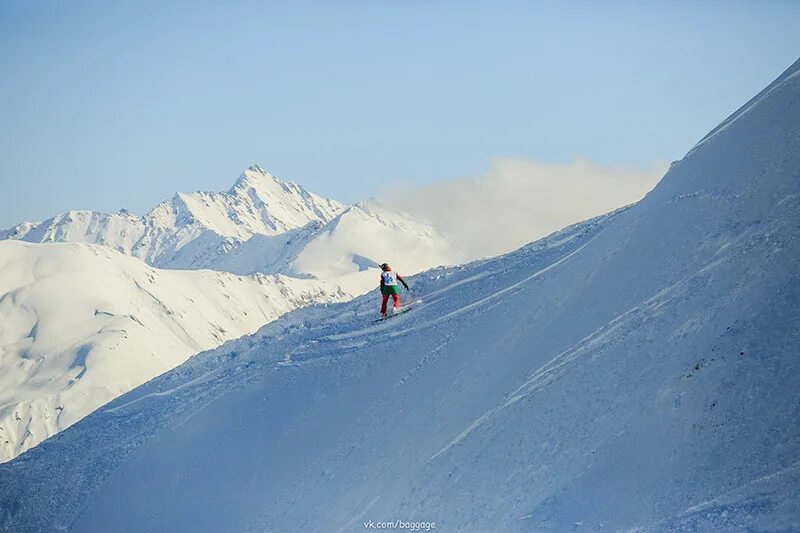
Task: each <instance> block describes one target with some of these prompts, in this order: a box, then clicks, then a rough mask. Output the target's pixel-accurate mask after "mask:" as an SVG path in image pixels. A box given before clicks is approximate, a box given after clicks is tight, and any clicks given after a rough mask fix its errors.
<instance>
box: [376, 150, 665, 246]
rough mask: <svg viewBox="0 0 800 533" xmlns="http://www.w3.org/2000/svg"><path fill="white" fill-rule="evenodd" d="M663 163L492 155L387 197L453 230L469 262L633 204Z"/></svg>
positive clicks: (442, 228) (439, 226) (446, 231)
mask: <svg viewBox="0 0 800 533" xmlns="http://www.w3.org/2000/svg"><path fill="white" fill-rule="evenodd" d="M666 170H667V164H665V163H658V164H654V165H652V166H651V168H649V169H646V170H639V169H636V168H632V167H610V166H602V165H597V164H594V163H592V162H590V161H588V160H585V159H577V160H575V161H574V162H572V163H568V164H547V163H538V162H534V161H525V160H520V159H509V158H503V159H497V160H495V161H493V162H492V164H491V166H490V167H489V170H488V171H487V172H486V173H485V174H484V175H482V176H479V177H475V178H461V179H455V180H451V181H446V182H438V183H434V184H431V185H426V186H423V187H421V188H418V189H414V190H409V189H402V188H394V189H391V190H388V191H386V192H385V194H384V195H383V198H384V201H386V202H387V203H390V204H393V205H395V206H397V207H399V208H401V209H403V210H406V211H409V212H411V213H414V214H416V215H418V216H421V217H423V218H425V219H427V220H428V221H429V222H430V223H431V224H432V225H433V226H435V227H436V228H437V229H438V230H439V231H441V232H442V233H444V234H445V235H447V236H448V237H450V238H451V239H452V240H453V242H454V244H455V245H456V247H457V248H458V249H459V250H460V252H461V254H462V256H461V257H459V258H458V260H461V261H466V260H471V259H476V258H479V257H486V256H491V255H497V254H501V253H505V252H508V251H511V250H514V249H516V248H519V247H520V246H522V245H524V244H527V243H529V242H531V241H534V240H536V239H538V238H540V237H544V236H545V235H548V234H549V233H552V232H553V231H556V230H558V229H561V228H563V227H564V226H568V225H569V224H572V223H575V222H579V221H581V220H585V219H587V218H591V217H593V216H596V215H601V214H603V213H606V212H608V211H611V210H613V209H616V208H618V207H622V206H623V205H627V204H630V203H633V202H635V201H637V200H639V199H640V198H642V196H644V194H645V193H647V192H648V191H649V190H651V189H652V188H653V187H654V186H655V184H656V183H657V182H658V180H659V179H660V178H661V177H662V176H663V175H664V173H665V172H666Z"/></svg>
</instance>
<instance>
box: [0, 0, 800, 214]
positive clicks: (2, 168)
mask: <svg viewBox="0 0 800 533" xmlns="http://www.w3.org/2000/svg"><path fill="white" fill-rule="evenodd" d="M602 4H603V5H602V6H601V5H600V3H599V2H598V3H595V2H585V3H583V2H576V3H570V4H566V3H561V2H415V1H409V2H380V1H378V2H374V1H373V2H280V3H267V2H240V1H231V2H224V3H222V2H220V3H211V2H193V3H184V2H123V1H120V2H105V1H99V2H77V1H76V2H60V1H59V2H40V1H31V2H3V3H2V5H0V66H1V67H2V73H3V75H2V77H0V78H1V79H0V116H2V120H1V121H0V180H2V183H1V184H2V194H0V226H2V227H5V226H9V225H11V224H13V223H16V222H18V221H21V220H36V219H43V218H46V217H48V216H50V215H52V214H55V213H57V212H60V211H64V210H68V209H97V210H102V211H116V210H117V209H119V208H121V207H125V208H128V209H130V210H132V211H134V212H140V213H141V212H144V211H146V210H147V209H148V208H150V207H152V206H153V205H154V204H155V203H157V202H158V201H160V200H162V199H164V198H166V197H169V196H170V195H171V194H172V193H174V192H175V191H178V190H198V189H203V190H224V189H227V188H228V187H229V186H230V185H231V184H232V183H233V181H234V180H235V178H236V176H237V175H238V174H239V172H241V170H242V169H244V168H245V167H246V166H248V165H249V164H251V163H258V164H259V165H261V166H262V167H264V168H266V169H268V170H270V171H271V172H273V173H275V174H277V175H278V176H280V177H283V178H286V179H291V180H293V181H297V182H299V183H301V184H303V185H304V186H306V187H307V188H308V189H310V190H313V191H315V192H319V193H321V194H324V195H328V196H331V197H334V198H337V199H340V200H343V201H355V200H358V199H361V198H364V197H366V196H370V195H374V194H377V193H379V192H380V191H382V190H385V189H386V188H388V187H391V186H393V185H396V184H398V183H403V184H406V185H408V186H411V187H415V186H426V185H430V184H431V183H436V182H440V181H444V180H452V179H454V178H458V177H463V176H475V175H479V174H481V173H483V172H485V171H486V169H487V168H488V167H489V166H490V164H491V162H492V161H493V160H494V159H496V158H509V157H510V158H518V159H525V160H531V161H536V162H543V163H566V162H569V161H572V160H573V159H575V158H577V157H581V158H586V159H588V160H590V161H592V162H594V163H597V164H600V165H629V166H634V167H638V168H645V167H649V166H651V165H652V164H653V163H654V162H663V161H670V160H673V159H678V158H680V157H682V155H683V154H684V153H685V152H686V151H687V150H688V149H689V148H690V147H691V146H692V145H693V144H694V142H695V141H697V140H698V139H699V138H700V137H701V136H702V135H704V134H705V133H706V132H707V131H708V130H710V129H711V128H712V127H714V126H715V125H716V124H717V123H718V122H719V121H720V120H722V119H723V118H724V117H725V116H727V115H728V114H729V113H731V112H732V111H734V110H735V109H736V108H737V107H738V106H739V105H741V104H742V103H744V101H745V100H747V99H748V98H750V97H751V96H753V95H754V94H755V93H756V92H758V91H759V90H760V89H761V88H763V86H765V85H766V84H767V83H769V82H770V81H771V80H772V79H773V78H774V77H776V76H777V75H778V74H780V73H781V72H782V71H783V70H784V69H785V68H786V67H787V66H789V65H790V64H791V63H792V62H793V61H794V60H796V59H797V56H798V54H799V53H800V32H798V31H797V21H798V20H800V3H798V2H732V3H731V2H725V3H723V2H663V3H659V2H609V3H602Z"/></svg>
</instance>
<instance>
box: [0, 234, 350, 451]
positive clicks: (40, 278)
mask: <svg viewBox="0 0 800 533" xmlns="http://www.w3.org/2000/svg"><path fill="white" fill-rule="evenodd" d="M345 297H346V294H345V293H343V292H341V291H340V290H339V289H338V288H337V287H336V286H334V285H332V284H325V283H322V282H319V281H314V280H296V279H292V278H287V277H285V276H263V275H258V276H252V277H240V276H235V275H232V274H226V273H222V272H212V271H164V270H158V269H154V268H151V267H148V266H147V265H145V264H144V263H142V262H141V261H140V260H138V259H135V258H132V257H127V256H124V255H121V254H119V253H118V252H115V251H113V250H111V249H109V248H105V247H99V246H92V245H82V244H46V245H40V244H28V243H21V242H15V241H5V242H0V461H7V460H9V459H11V458H13V457H14V456H16V455H17V454H19V453H21V452H23V451H25V450H27V449H28V448H31V447H32V446H35V445H36V444H38V443H39V442H41V441H42V440H44V439H46V438H47V437H49V436H50V435H53V434H54V433H56V432H58V431H61V430H62V429H64V428H66V427H68V426H70V425H72V424H73V423H75V422H76V421H77V420H79V419H81V418H83V417H84V416H86V415H87V414H88V413H90V412H91V411H93V410H94V409H96V408H97V407H99V406H101V405H103V404H105V403H107V402H108V401H109V400H111V399H113V398H115V397H117V396H119V395H120V394H123V393H125V392H127V391H129V390H131V389H132V388H134V387H136V386H138V385H140V384H142V383H144V382H145V381H148V380H149V379H151V378H153V377H154V376H157V375H158V374H161V373H162V372H164V371H166V370H169V369H171V368H174V367H175V366H177V365H178V364H180V363H182V362H183V361H185V360H186V359H187V358H188V357H189V356H190V355H192V354H194V353H197V352H199V351H202V350H206V349H209V348H213V347H215V346H218V345H219V344H221V343H222V342H224V341H226V340H229V339H232V338H235V337H239V336H241V335H243V334H246V333H251V332H253V331H255V330H256V329H257V328H258V327H260V326H261V325H263V324H264V323H266V322H269V321H270V320H274V319H275V318H277V317H278V316H280V315H282V314H284V313H286V312H287V311H289V310H292V309H295V308H296V307H298V306H301V305H304V304H307V303H310V302H326V301H327V302H330V301H336V300H341V299H344V298H345Z"/></svg>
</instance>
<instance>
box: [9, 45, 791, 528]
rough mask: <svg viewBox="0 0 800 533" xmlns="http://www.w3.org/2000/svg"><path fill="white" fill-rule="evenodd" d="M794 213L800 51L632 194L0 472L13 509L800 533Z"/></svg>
mask: <svg viewBox="0 0 800 533" xmlns="http://www.w3.org/2000/svg"><path fill="white" fill-rule="evenodd" d="M798 220H800V61H798V62H796V63H795V64H793V65H792V66H791V67H790V68H789V69H788V70H787V71H786V72H784V73H783V74H782V75H781V76H780V77H778V78H777V79H776V80H775V81H774V82H773V83H772V84H770V85H769V86H768V87H767V88H766V89H764V90H763V91H762V92H761V93H759V94H758V95H757V96H755V97H754V98H753V99H752V100H751V101H749V102H747V103H746V104H745V105H744V106H743V107H742V108H740V109H739V110H738V111H737V112H735V113H734V114H733V115H731V116H730V117H729V118H727V119H726V120H724V121H723V122H722V123H721V124H720V125H719V126H718V127H717V128H715V129H714V130H713V131H711V132H710V133H709V134H708V135H707V136H705V137H704V138H703V139H702V140H701V141H700V142H699V143H698V144H697V145H696V146H695V148H694V149H692V150H691V151H690V152H689V153H688V154H687V155H686V157H684V158H683V159H682V160H681V161H679V162H676V163H674V164H673V165H672V166H671V168H670V170H669V172H668V173H667V174H666V176H665V177H664V178H663V180H662V181H661V182H660V183H659V184H658V186H657V187H656V188H655V189H654V190H653V191H651V192H650V193H649V194H648V195H647V196H646V197H645V198H644V199H643V200H641V201H640V202H638V203H637V204H635V205H633V206H631V207H628V208H624V209H620V210H617V211H615V212H612V213H610V214H608V215H606V216H602V217H599V218H597V219H594V220H590V221H587V222H585V223H581V224H576V225H574V226H571V227H569V228H566V229H565V230H563V231H562V232H559V233H557V234H554V235H551V236H550V237H548V238H546V239H542V240H541V241H538V242H536V243H533V244H531V245H528V246H526V247H524V248H522V249H520V250H518V251H516V252H512V253H510V254H507V255H505V256H501V257H497V258H494V259H491V260H486V261H479V262H475V263H471V264H468V265H463V266H458V267H448V268H439V269H434V270H431V271H428V272H425V273H423V274H420V275H419V276H416V277H413V278H412V279H411V280H410V282H411V284H412V286H414V287H415V288H416V290H418V291H419V294H421V295H422V302H420V303H419V304H418V305H417V306H416V307H414V308H413V309H412V310H411V311H410V312H408V313H404V314H402V315H399V316H398V317H395V318H392V319H391V320H389V321H386V322H381V323H378V324H375V323H374V322H372V320H371V317H372V315H373V313H374V311H373V309H374V299H373V298H371V297H370V296H369V295H368V296H363V297H360V298H356V299H355V300H353V301H350V302H344V303H341V304H335V305H333V306H311V307H306V308H304V309H298V310H296V311H293V312H291V313H289V314H287V315H285V316H283V317H282V318H280V319H278V320H276V321H273V322H272V323H270V324H268V325H267V326H265V327H264V328H262V329H261V330H260V331H259V332H257V333H256V334H254V335H252V336H249V337H244V338H242V339H239V340H236V341H233V342H231V343H229V344H226V345H223V346H222V347H220V348H218V349H216V350H213V351H209V352H204V353H202V354H199V355H197V356H196V357H194V358H192V359H191V360H189V361H188V362H186V363H185V364H183V365H181V366H179V367H177V368H175V369H174V370H172V371H170V372H167V373H165V374H163V375H162V376H160V377H158V378H156V379H154V380H152V381H150V382H148V383H147V384H145V385H143V386H141V387H139V388H137V389H135V390H133V391H131V392H129V393H127V394H125V395H124V396H122V397H120V398H117V399H116V400H114V401H112V402H111V403H110V404H109V405H107V406H106V407H104V408H102V409H100V410H98V411H96V412H95V413H93V414H92V415H90V416H88V417H86V418H85V419H83V420H81V421H80V422H78V423H77V424H75V425H73V426H72V427H71V428H69V429H67V430H65V431H64V432H62V433H60V434H59V435H57V436H55V437H53V438H51V439H49V440H47V441H46V442H44V443H42V444H41V445H40V446H38V447H36V448H34V449H32V450H30V451H29V452H27V453H26V454H24V455H23V456H21V457H19V458H17V459H16V460H14V461H12V462H10V463H7V464H3V465H0V525H2V526H3V527H5V528H7V529H9V530H14V531H50V530H55V529H72V530H74V531H108V530H115V531H116V530H148V531H176V530H192V531H215V532H217V531H265V530H269V531H289V530H303V531H306V530H307V531H331V530H339V531H359V530H363V529H364V527H365V526H364V523H366V522H369V521H392V520H403V521H406V522H421V523H431V522H435V523H436V528H437V529H440V530H458V531H465V530H466V531H541V530H554V531H565V530H573V529H585V530H590V531H597V530H611V531H615V530H632V531H664V530H667V531H674V530H679V531H680V530H683V531H697V530H703V531H719V530H722V531H742V530H756V531H790V530H793V529H796V528H797V524H798V523H800V500H798V498H797V494H798V493H800V416H798V414H799V412H798V409H800V403H798V388H797V383H798V382H800V364H798V353H800V329H799V328H800V322H798V314H797V313H798V307H797V303H798V302H799V301H800V275H798V272H800V231H799V229H800V228H799V227H798ZM335 231H336V230H335V229H333V230H332V232H333V233H335ZM359 261H360V260H359Z"/></svg>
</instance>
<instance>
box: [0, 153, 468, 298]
mask: <svg viewBox="0 0 800 533" xmlns="http://www.w3.org/2000/svg"><path fill="white" fill-rule="evenodd" d="M343 227H346V228H347V231H346V232H344V231H341V230H338V231H337V228H343ZM2 239H15V240H22V241H26V242H38V243H48V242H83V243H91V244H101V245H104V246H108V247H110V248H113V249H115V250H117V251H119V252H121V253H124V254H128V255H133V256H135V257H138V258H140V259H142V260H144V261H145V262H147V263H148V264H150V265H152V266H155V267H159V268H178V269H199V268H206V269H212V270H221V271H225V272H232V273H235V274H252V273H256V272H259V273H263V274H287V275H291V276H295V277H317V278H324V279H326V280H328V281H334V280H331V277H330V276H332V275H335V276H342V277H343V279H341V280H338V281H340V282H341V284H344V285H347V288H348V289H349V290H350V291H351V292H353V293H363V292H365V291H366V290H369V289H370V288H371V287H372V286H373V285H374V278H375V272H376V271H375V270H372V272H370V274H369V275H365V274H362V275H358V273H359V272H365V271H367V270H368V269H369V268H370V267H372V268H374V267H376V266H377V265H378V264H380V263H381V262H383V261H384V260H386V259H389V258H390V254H392V255H391V257H398V254H396V253H394V252H400V251H402V264H403V266H404V267H405V270H406V271H407V272H409V273H410V272H418V271H420V270H423V269H425V268H430V267H432V266H437V265H440V264H447V263H449V262H451V261H452V258H453V257H454V256H455V252H454V250H453V249H452V245H451V244H450V243H449V242H448V240H447V239H446V238H445V237H444V236H443V235H442V234H441V233H439V232H438V231H436V230H435V229H433V228H432V227H430V226H429V225H428V224H426V223H425V222H423V221H420V220H415V219H414V218H412V217H411V216H410V215H408V214H406V213H403V212H400V211H398V210H396V209H392V208H390V207H388V206H385V205H382V204H381V203H379V202H377V201H368V202H364V203H361V204H357V205H354V206H344V205H342V204H340V203H339V202H336V201H334V200H329V199H327V198H323V197H321V196H318V195H316V194H314V193H311V192H308V191H306V190H305V189H304V188H302V187H301V186H300V185H297V184H295V183H291V182H284V181H281V180H279V179H278V178H276V177H275V176H273V175H271V174H269V173H268V172H266V171H264V170H262V169H261V168H260V167H258V166H251V167H250V168H248V169H247V170H245V171H244V172H243V173H242V175H241V176H240V177H239V179H238V180H237V181H236V183H235V184H234V185H233V187H232V188H231V189H230V190H229V191H227V192H194V193H178V194H176V195H175V196H174V197H173V198H172V199H171V200H168V201H164V202H162V203H160V204H159V205H157V206H156V207H155V208H153V209H152V210H151V211H150V212H148V213H147V214H145V215H144V216H141V217H140V216H136V215H133V214H131V213H128V212H125V211H122V212H119V213H116V214H111V215H109V214H105V213H97V212H94V211H70V212H68V213H63V214H60V215H57V216H55V217H52V218H50V219H48V220H46V221H44V222H41V223H32V222H25V223H22V224H19V225H17V226H15V227H12V228H9V229H7V230H4V231H0V240H2Z"/></svg>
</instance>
